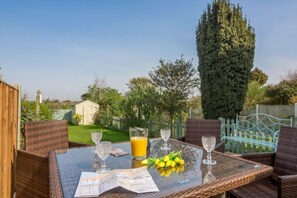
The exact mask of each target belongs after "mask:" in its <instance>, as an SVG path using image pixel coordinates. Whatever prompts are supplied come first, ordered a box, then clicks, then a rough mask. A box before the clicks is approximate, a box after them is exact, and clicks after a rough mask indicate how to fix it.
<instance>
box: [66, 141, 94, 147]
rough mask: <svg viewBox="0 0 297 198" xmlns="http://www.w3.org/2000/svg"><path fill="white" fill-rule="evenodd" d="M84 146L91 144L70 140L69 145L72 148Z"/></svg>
mask: <svg viewBox="0 0 297 198" xmlns="http://www.w3.org/2000/svg"><path fill="white" fill-rule="evenodd" d="M82 146H90V145H87V144H81V143H78V142H70V141H69V147H70V148H72V147H82Z"/></svg>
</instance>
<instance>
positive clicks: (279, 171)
mask: <svg viewBox="0 0 297 198" xmlns="http://www.w3.org/2000/svg"><path fill="white" fill-rule="evenodd" d="M296 142H297V128H294V127H285V126H282V127H281V130H280V136H279V141H278V147H277V151H276V152H275V153H257V154H245V155H242V157H243V158H245V159H249V160H252V161H256V162H259V163H263V164H266V165H271V166H273V171H274V174H273V176H272V177H271V178H266V179H263V180H261V181H259V182H254V183H252V184H249V185H246V186H243V187H240V188H237V189H234V190H232V191H230V192H228V193H227V194H228V196H229V197H261V198H265V197H269V198H270V197H282V198H286V197H288V198H289V197H290V198H293V197H297V146H296Z"/></svg>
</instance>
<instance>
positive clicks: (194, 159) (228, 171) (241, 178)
mask: <svg viewBox="0 0 297 198" xmlns="http://www.w3.org/2000/svg"><path fill="white" fill-rule="evenodd" d="M162 144H163V141H162V139H151V140H150V151H149V153H148V155H149V156H151V157H162V156H164V155H165V154H166V152H168V151H162V150H161V149H159V148H160V146H162ZM169 145H170V146H171V148H172V150H181V151H182V156H183V159H184V160H185V166H184V171H182V172H178V173H175V172H174V173H172V174H170V176H168V177H166V176H161V175H160V174H159V172H158V171H157V170H156V169H155V168H154V167H151V168H149V169H148V170H149V172H150V174H151V176H152V178H153V180H154V181H155V183H156V185H157V187H158V188H159V190H160V191H159V192H153V193H144V194H137V193H134V192H131V191H128V190H125V189H123V188H121V187H118V188H115V189H112V190H110V191H107V192H105V193H103V194H101V195H100V197H167V196H170V197H210V196H214V195H217V194H220V193H223V192H225V191H228V190H231V189H234V188H237V187H239V186H242V185H245V184H248V183H250V182H253V181H256V180H259V179H261V178H264V177H267V176H270V175H272V172H273V169H272V167H270V166H266V165H261V164H257V163H254V162H251V161H247V160H244V159H239V158H236V157H231V156H229V155H226V154H223V153H219V152H213V153H212V156H213V159H214V160H216V161H217V164H216V165H212V166H207V165H205V164H203V163H202V160H203V159H205V158H206V154H207V153H206V151H205V150H203V148H201V147H198V146H194V145H191V144H187V143H184V142H180V141H177V140H170V141H169ZM113 148H121V149H122V150H124V151H127V152H129V153H131V148H130V143H129V142H123V143H114V144H113ZM93 149H94V147H80V148H73V149H68V150H59V151H51V152H50V158H49V164H50V196H51V197H65V198H68V197H73V196H74V193H75V190H76V188H77V184H78V181H79V178H80V174H81V172H82V171H89V172H95V171H96V169H97V168H98V167H99V166H100V165H99V164H100V162H98V160H100V159H99V158H98V157H97V158H95V154H94V153H92V150H93ZM131 158H132V157H131V155H126V156H121V157H114V156H112V155H110V156H109V157H108V158H107V160H106V162H107V166H108V167H109V168H111V169H129V168H136V167H139V166H141V163H140V161H135V160H132V159H131ZM207 180H208V181H207Z"/></svg>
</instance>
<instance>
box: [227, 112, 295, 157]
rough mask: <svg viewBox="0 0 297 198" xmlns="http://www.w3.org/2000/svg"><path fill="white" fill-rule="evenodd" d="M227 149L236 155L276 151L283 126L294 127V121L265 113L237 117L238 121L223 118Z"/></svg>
mask: <svg viewBox="0 0 297 198" xmlns="http://www.w3.org/2000/svg"><path fill="white" fill-rule="evenodd" d="M221 122H222V125H221V132H222V136H221V137H222V139H224V140H225V149H226V151H229V152H234V153H249V152H268V151H275V150H276V148H277V142H278V137H279V131H280V127H281V126H292V125H293V119H292V118H290V119H282V118H277V117H274V116H271V115H268V114H264V113H256V114H251V115H248V116H237V117H236V121H234V120H225V119H223V118H221Z"/></svg>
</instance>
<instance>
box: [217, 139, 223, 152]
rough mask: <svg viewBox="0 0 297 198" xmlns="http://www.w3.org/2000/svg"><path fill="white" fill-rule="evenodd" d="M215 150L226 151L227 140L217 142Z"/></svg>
mask: <svg viewBox="0 0 297 198" xmlns="http://www.w3.org/2000/svg"><path fill="white" fill-rule="evenodd" d="M215 151H219V152H221V153H225V142H224V141H222V142H219V143H217V145H216V147H215Z"/></svg>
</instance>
